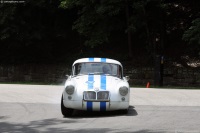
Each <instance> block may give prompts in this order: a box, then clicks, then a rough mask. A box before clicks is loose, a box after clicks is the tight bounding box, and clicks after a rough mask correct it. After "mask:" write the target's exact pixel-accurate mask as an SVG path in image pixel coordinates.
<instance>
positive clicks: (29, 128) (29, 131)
mask: <svg viewBox="0 0 200 133" xmlns="http://www.w3.org/2000/svg"><path fill="white" fill-rule="evenodd" d="M74 122H75V123H76V122H78V121H74V120H69V121H68V120H67V121H66V120H59V119H55V118H54V119H45V120H41V121H33V122H30V123H28V124H14V123H7V122H0V131H1V133H95V132H98V133H108V132H115V133H121V132H122V131H121V130H117V129H110V128H92V129H91V128H88V129H76V128H74V129H71V126H70V124H69V123H71V124H73V123H74ZM55 125H59V126H57V127H55ZM60 125H61V126H60ZM123 132H124V133H169V132H166V131H152V130H138V131H123Z"/></svg>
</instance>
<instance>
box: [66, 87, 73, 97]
mask: <svg viewBox="0 0 200 133" xmlns="http://www.w3.org/2000/svg"><path fill="white" fill-rule="evenodd" d="M65 91H66V92H67V94H69V95H72V94H73V93H74V86H72V85H69V86H67V87H66V88H65Z"/></svg>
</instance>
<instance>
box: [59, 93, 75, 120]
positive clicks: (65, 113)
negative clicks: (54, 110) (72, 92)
mask: <svg viewBox="0 0 200 133" xmlns="http://www.w3.org/2000/svg"><path fill="white" fill-rule="evenodd" d="M73 111H74V110H73V109H69V108H66V107H65V106H64V104H63V96H62V98H61V113H62V114H63V116H64V117H70V116H72V114H73Z"/></svg>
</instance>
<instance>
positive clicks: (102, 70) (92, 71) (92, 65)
mask: <svg viewBox="0 0 200 133" xmlns="http://www.w3.org/2000/svg"><path fill="white" fill-rule="evenodd" d="M72 69H73V71H72V76H73V77H75V76H83V75H106V76H114V77H118V78H121V79H122V78H123V69H122V66H121V65H119V64H114V63H107V62H79V63H76V64H74V66H73V67H72Z"/></svg>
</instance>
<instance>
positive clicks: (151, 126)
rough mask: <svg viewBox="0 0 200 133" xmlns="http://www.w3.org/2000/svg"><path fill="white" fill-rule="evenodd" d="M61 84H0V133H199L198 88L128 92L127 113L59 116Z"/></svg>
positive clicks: (83, 112) (142, 89) (145, 89)
mask: <svg viewBox="0 0 200 133" xmlns="http://www.w3.org/2000/svg"><path fill="white" fill-rule="evenodd" d="M62 91H63V86H45V85H15V84H14V85H5V84H0V132H1V133H24V132H25V133H26V132H27V133H38V132H41V133H67V132H70V133H71V132H72V133H76V132H77V133H94V132H96V133H200V90H182V89H181V90H175V89H152V88H151V89H150V88H131V100H130V109H129V112H128V114H122V113H121V112H119V111H113V112H106V113H100V112H93V113H89V112H85V111H75V112H74V114H73V117H71V118H63V116H62V115H61V112H60V98H61V94H62Z"/></svg>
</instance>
